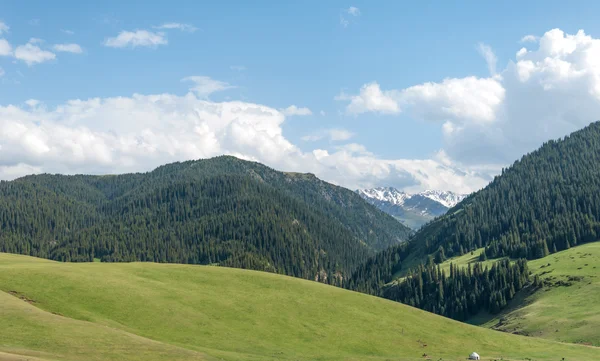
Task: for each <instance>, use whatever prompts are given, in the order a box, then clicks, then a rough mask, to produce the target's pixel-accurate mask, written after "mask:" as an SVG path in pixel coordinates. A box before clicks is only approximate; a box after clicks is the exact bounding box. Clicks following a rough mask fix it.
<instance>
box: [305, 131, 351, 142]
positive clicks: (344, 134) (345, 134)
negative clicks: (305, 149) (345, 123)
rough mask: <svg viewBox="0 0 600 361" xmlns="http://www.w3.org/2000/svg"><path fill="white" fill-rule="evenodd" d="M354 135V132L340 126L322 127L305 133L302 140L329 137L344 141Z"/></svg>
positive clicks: (307, 140) (333, 139)
mask: <svg viewBox="0 0 600 361" xmlns="http://www.w3.org/2000/svg"><path fill="white" fill-rule="evenodd" d="M352 137H354V133H352V132H350V131H348V130H346V129H339V128H332V129H321V130H319V131H317V132H315V133H313V134H309V135H305V136H303V137H302V140H303V141H305V142H315V141H317V140H321V139H324V138H328V139H329V140H331V141H343V140H348V139H350V138H352Z"/></svg>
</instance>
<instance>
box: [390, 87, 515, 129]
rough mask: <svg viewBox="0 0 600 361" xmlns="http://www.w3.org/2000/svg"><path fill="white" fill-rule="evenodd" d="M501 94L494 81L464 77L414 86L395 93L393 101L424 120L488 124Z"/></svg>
mask: <svg viewBox="0 0 600 361" xmlns="http://www.w3.org/2000/svg"><path fill="white" fill-rule="evenodd" d="M504 93H505V90H504V88H503V87H502V85H501V84H500V83H499V81H497V80H496V79H494V78H476V77H466V78H460V79H456V78H454V79H444V81H442V82H441V83H424V84H421V85H415V86H412V87H410V88H406V89H404V90H402V91H401V92H398V91H396V94H398V95H397V96H396V98H397V99H398V101H399V102H401V103H402V104H404V106H405V107H406V108H410V111H411V112H412V113H414V114H415V115H417V116H418V117H420V118H423V119H426V120H430V121H447V120H453V121H456V122H458V123H463V122H465V121H472V122H475V123H490V122H493V121H494V120H495V119H496V115H497V109H498V108H499V107H500V105H501V104H502V101H503V100H504Z"/></svg>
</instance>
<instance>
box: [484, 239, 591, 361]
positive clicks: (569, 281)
mask: <svg viewBox="0 0 600 361" xmlns="http://www.w3.org/2000/svg"><path fill="white" fill-rule="evenodd" d="M529 268H530V270H531V271H532V272H533V273H534V274H538V275H540V276H541V277H542V279H544V280H545V281H546V282H545V283H546V286H544V288H543V289H542V290H540V291H538V292H535V293H533V294H522V295H520V297H518V298H516V299H515V300H514V301H513V302H511V304H510V305H509V306H510V307H509V308H508V309H507V310H506V311H505V312H503V313H502V314H501V315H499V316H497V317H494V318H493V319H491V320H485V321H486V322H485V323H484V324H483V325H484V326H486V327H491V328H496V329H499V330H503V331H508V332H519V333H523V334H526V335H531V336H536V337H543V338H547V339H550V340H557V341H562V342H573V343H586V344H590V345H595V346H600V243H598V242H597V243H589V244H585V245H582V246H578V247H574V248H571V249H569V250H566V251H562V252H558V253H556V254H552V255H550V256H548V257H545V258H542V259H539V260H535V261H530V262H529ZM501 319H502V320H501ZM599 359H600V358H599Z"/></svg>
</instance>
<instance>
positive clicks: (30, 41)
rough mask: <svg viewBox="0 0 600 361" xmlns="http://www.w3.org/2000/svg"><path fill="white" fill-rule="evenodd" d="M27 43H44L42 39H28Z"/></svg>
mask: <svg viewBox="0 0 600 361" xmlns="http://www.w3.org/2000/svg"><path fill="white" fill-rule="evenodd" d="M28 43H30V44H43V43H44V39H40V38H29V41H28Z"/></svg>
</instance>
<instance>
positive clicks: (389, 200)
mask: <svg viewBox="0 0 600 361" xmlns="http://www.w3.org/2000/svg"><path fill="white" fill-rule="evenodd" d="M356 192H357V193H358V194H359V195H360V196H361V197H363V198H364V199H365V200H367V201H368V202H369V203H371V204H373V205H375V206H376V207H378V208H379V209H381V210H382V211H384V212H386V213H389V214H391V215H392V216H394V217H396V218H397V219H398V220H400V221H401V222H402V223H404V224H405V225H407V226H409V227H411V228H413V229H418V228H420V227H421V226H422V225H423V224H425V223H427V222H428V221H430V220H432V219H433V218H435V217H437V216H441V215H443V214H444V213H446V212H447V211H448V209H450V208H452V207H454V206H455V205H456V204H458V203H459V202H460V201H462V200H463V199H464V198H465V197H466V196H467V195H465V194H457V193H454V192H449V191H438V190H427V191H424V192H421V193H415V194H409V193H406V192H402V191H400V190H398V189H396V188H393V187H379V188H371V189H359V190H357V191H356Z"/></svg>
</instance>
